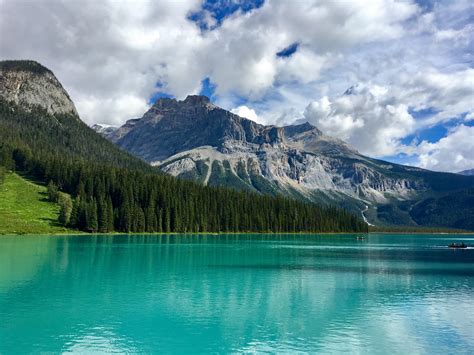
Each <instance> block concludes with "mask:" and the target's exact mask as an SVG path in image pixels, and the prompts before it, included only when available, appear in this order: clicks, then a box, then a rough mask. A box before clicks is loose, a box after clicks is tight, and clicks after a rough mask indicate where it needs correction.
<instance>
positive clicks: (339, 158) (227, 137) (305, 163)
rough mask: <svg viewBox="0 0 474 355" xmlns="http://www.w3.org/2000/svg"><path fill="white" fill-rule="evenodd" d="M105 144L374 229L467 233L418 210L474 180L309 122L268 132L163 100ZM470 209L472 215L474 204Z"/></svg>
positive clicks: (182, 172) (206, 108) (199, 102)
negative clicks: (376, 150) (330, 208)
mask: <svg viewBox="0 0 474 355" xmlns="http://www.w3.org/2000/svg"><path fill="white" fill-rule="evenodd" d="M108 138H109V139H110V140H111V141H112V142H114V143H115V144H117V145H118V146H119V147H121V148H122V149H124V150H126V151H128V152H130V153H132V154H134V155H136V156H138V157H140V158H142V159H144V160H145V161H147V162H149V163H150V164H151V165H154V166H158V167H160V169H161V170H163V171H164V172H166V173H168V174H170V175H173V176H177V177H180V178H184V179H190V180H194V181H198V182H200V183H202V184H204V185H213V186H216V185H217V186H230V187H233V188H236V189H241V190H249V191H258V192H261V193H268V194H273V195H276V194H284V195H289V196H293V197H296V198H300V199H305V200H310V201H318V202H323V203H327V204H336V205H339V206H344V207H346V208H348V209H350V210H352V211H356V212H357V213H359V214H360V213H362V211H364V210H366V209H367V212H366V213H365V215H366V217H367V218H368V220H369V221H370V222H371V223H374V224H391V225H392V224H396V225H425V226H428V225H429V226H431V225H433V226H434V225H439V226H447V227H454V228H467V225H466V223H465V222H463V221H460V222H459V221H458V220H455V221H452V220H450V221H449V222H446V223H445V222H443V219H442V218H438V217H436V216H434V215H433V216H432V217H433V219H432V220H430V218H431V217H426V216H423V217H420V216H421V214H422V213H421V212H420V211H419V210H418V209H417V208H416V206H417V205H418V204H419V203H420V202H422V201H423V200H424V199H426V198H428V197H430V198H435V199H436V198H438V197H441V196H445V195H446V194H450V193H452V192H456V193H460V192H459V191H460V190H462V191H464V189H467V188H472V187H474V178H471V177H465V176H460V175H456V174H448V173H437V172H431V171H428V170H423V169H419V168H415V167H408V166H402V165H398V164H393V163H389V162H385V161H381V160H376V159H372V158H369V157H366V156H364V155H362V154H360V153H359V152H357V151H356V150H355V149H353V148H351V147H350V146H348V145H347V144H346V143H345V142H343V141H341V140H339V139H336V138H332V137H329V136H326V135H324V134H323V133H322V132H321V131H320V130H319V129H318V128H316V127H314V126H312V125H310V124H309V123H304V124H300V125H296V126H285V127H277V126H264V125H261V124H258V123H256V122H253V121H251V120H248V119H246V118H243V117H239V116H237V115H235V114H233V113H231V112H229V111H226V110H224V109H222V108H219V107H217V106H215V105H213V104H212V103H211V102H210V101H209V99H208V98H207V97H204V96H188V97H187V98H186V99H185V100H183V101H177V100H174V99H160V100H158V101H157V102H156V103H155V104H154V105H153V107H151V108H150V109H149V110H148V112H146V113H145V114H144V115H143V117H142V118H140V119H132V120H129V121H127V123H126V124H125V125H124V126H122V127H121V128H119V129H117V130H115V132H113V133H112V134H110V135H109V136H108ZM463 201H464V200H463ZM464 202H466V201H464ZM464 202H463V203H464ZM366 206H367V207H366ZM456 208H460V209H461V208H465V206H458V207H456ZM466 211H468V213H472V215H473V216H474V206H468V209H467V210H466ZM435 213H440V214H442V215H443V214H444V215H445V214H446V213H448V214H449V213H450V211H444V210H443V211H439V212H435ZM453 213H454V212H453ZM472 227H473V228H474V225H473V226H472Z"/></svg>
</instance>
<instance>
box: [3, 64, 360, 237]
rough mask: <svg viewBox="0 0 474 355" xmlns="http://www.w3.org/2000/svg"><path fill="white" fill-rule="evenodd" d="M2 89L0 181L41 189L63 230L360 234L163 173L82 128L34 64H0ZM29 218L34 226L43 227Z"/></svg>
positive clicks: (331, 212)
mask: <svg viewBox="0 0 474 355" xmlns="http://www.w3.org/2000/svg"><path fill="white" fill-rule="evenodd" d="M0 83H1V87H0V173H1V174H0V175H2V176H5V174H13V172H16V173H17V174H21V175H22V176H24V177H25V178H27V179H30V180H33V181H34V182H36V183H42V184H44V185H48V199H49V202H50V203H57V205H56V208H58V209H59V218H58V221H57V223H60V225H61V226H63V227H66V228H70V229H76V230H81V231H86V232H93V233H96V232H112V231H118V232H127V233H128V232H139V233H143V232H150V233H156V232H179V233H185V232H205V233H207V232H213V233H214V232H265V233H267V232H285V233H287V232H311V233H314V232H366V231H367V224H366V223H364V222H363V220H362V219H361V218H360V216H356V215H354V214H352V213H350V212H348V211H346V210H344V209H341V208H335V207H330V206H328V207H325V206H321V205H316V204H312V203H307V202H305V201H301V200H300V201H298V200H296V199H291V198H287V197H284V196H280V195H279V196H268V195H263V194H260V193H255V192H253V193H252V192H243V191H237V190H235V189H231V188H223V187H206V186H202V185H201V184H198V183H195V182H190V181H185V180H183V179H178V178H175V177H172V176H169V175H167V174H164V173H162V172H161V171H160V170H159V169H158V168H156V167H153V166H151V165H150V164H148V163H146V162H145V161H143V160H141V159H139V158H137V157H134V156H133V155H131V154H129V153H127V152H125V151H124V150H121V149H119V147H117V146H116V145H115V144H113V143H111V142H110V141H108V140H107V139H105V138H104V137H103V136H101V135H100V134H98V133H96V132H95V131H94V130H93V129H91V128H90V127H88V126H87V125H86V124H85V123H84V122H83V121H82V120H81V119H80V117H79V115H78V113H77V111H76V109H75V107H74V104H73V102H72V100H71V99H70V97H69V95H68V94H67V92H66V91H65V90H64V88H63V86H62V85H61V84H60V82H59V81H58V80H57V78H56V77H55V76H54V74H53V73H52V72H51V71H50V70H48V69H47V68H45V67H43V66H42V65H40V64H39V63H37V62H34V61H2V62H0ZM105 132H106V130H104V132H103V133H104V134H105ZM2 181H5V180H4V179H2V178H1V176H0V184H1V183H2ZM59 191H61V193H59ZM5 212H6V215H7V216H8V215H9V214H15V213H17V212H18V211H15V210H7V211H5V210H3V217H2V216H0V217H1V218H5ZM33 212H34V213H35V215H36V216H37V220H38V222H40V221H41V223H45V221H49V220H50V219H47V217H46V216H45V215H43V214H42V211H33ZM46 223H47V222H46ZM7 232H11V233H16V230H14V229H12V230H7Z"/></svg>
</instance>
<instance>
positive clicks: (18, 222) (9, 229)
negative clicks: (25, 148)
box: [0, 173, 71, 234]
mask: <svg viewBox="0 0 474 355" xmlns="http://www.w3.org/2000/svg"><path fill="white" fill-rule="evenodd" d="M58 214H59V206H58V204H56V203H53V202H50V201H48V200H47V194H46V187H45V186H42V185H38V184H34V183H33V182H31V181H28V180H25V179H24V178H22V177H21V176H19V175H17V174H14V173H8V174H6V176H5V181H4V182H3V183H2V182H0V234H7V233H25V234H27V233H68V232H69V233H70V232H71V230H70V229H68V228H65V227H63V226H61V225H59V224H58Z"/></svg>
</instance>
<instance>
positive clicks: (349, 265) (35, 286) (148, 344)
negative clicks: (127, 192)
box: [0, 234, 474, 354]
mask: <svg viewBox="0 0 474 355" xmlns="http://www.w3.org/2000/svg"><path fill="white" fill-rule="evenodd" d="M451 242H464V243H466V244H467V245H469V246H471V248H468V249H463V250H453V249H449V248H447V245H448V244H449V243H451ZM472 247H474V235H440V234H419V235H416V234H403V235H395V234H370V235H369V236H366V237H365V239H363V240H357V238H356V235H252V234H248V235H130V236H128V235H115V236H107V235H101V236H91V235H81V236H41V235H31V236H2V237H0V320H1V321H0V353H2V354H16V353H25V352H54V353H57V352H78V353H91V352H132V353H136V352H139V353H143V352H145V353H150V352H154V353H157V352H165V353H209V352H214V353H215V352H294V351H297V352H328V353H334V352H362V353H430V354H432V353H474V249H473V248H472Z"/></svg>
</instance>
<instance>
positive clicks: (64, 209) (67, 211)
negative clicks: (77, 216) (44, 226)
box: [59, 194, 73, 226]
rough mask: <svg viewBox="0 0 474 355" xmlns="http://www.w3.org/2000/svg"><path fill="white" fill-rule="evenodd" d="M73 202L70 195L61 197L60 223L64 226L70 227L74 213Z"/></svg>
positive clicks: (61, 195)
mask: <svg viewBox="0 0 474 355" xmlns="http://www.w3.org/2000/svg"><path fill="white" fill-rule="evenodd" d="M72 209H73V208H72V200H71V197H70V196H69V195H66V194H60V195H59V223H61V224H62V225H63V226H67V225H69V222H70V220H71V213H72Z"/></svg>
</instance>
